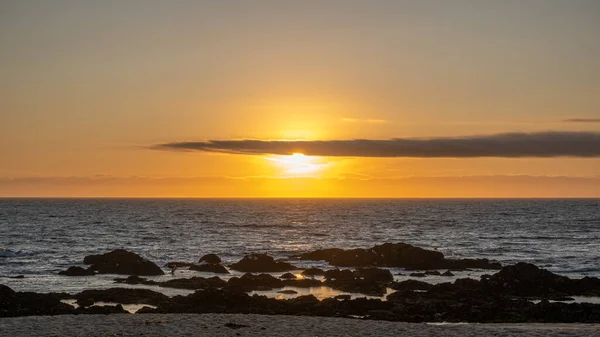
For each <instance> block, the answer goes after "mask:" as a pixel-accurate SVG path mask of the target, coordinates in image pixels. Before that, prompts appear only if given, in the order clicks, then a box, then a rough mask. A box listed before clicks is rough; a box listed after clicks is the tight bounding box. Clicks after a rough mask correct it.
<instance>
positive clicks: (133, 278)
mask: <svg viewBox="0 0 600 337" xmlns="http://www.w3.org/2000/svg"><path fill="white" fill-rule="evenodd" d="M114 281H115V282H116V283H126V284H146V285H157V284H158V282H156V281H149V280H148V279H146V278H143V277H139V276H136V275H132V276H129V277H127V278H116V279H114Z"/></svg>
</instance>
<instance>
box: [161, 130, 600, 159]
mask: <svg viewBox="0 0 600 337" xmlns="http://www.w3.org/2000/svg"><path fill="white" fill-rule="evenodd" d="M153 148H154V149H162V150H180V151H203V152H219V153H233V154H251V155H265V154H272V155H290V154H293V153H303V154H305V155H310V156H328V157H413V158H414V157H416V158H476V157H503V158H519V157H540V158H550V157H560V156H570V157H600V133H599V132H553V131H549V132H537V133H501V134H492V135H478V136H463V137H437V138H396V139H388V140H372V139H354V140H316V141H283V140H208V141H202V142H174V143H165V144H159V145H155V146H153Z"/></svg>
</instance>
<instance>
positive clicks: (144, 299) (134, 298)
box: [73, 288, 169, 305]
mask: <svg viewBox="0 0 600 337" xmlns="http://www.w3.org/2000/svg"><path fill="white" fill-rule="evenodd" d="M73 298H75V299H77V301H78V302H79V301H90V300H91V301H94V302H114V303H120V304H150V305H159V304H163V303H165V302H168V301H169V297H168V296H167V295H164V294H161V293H158V292H156V291H152V290H149V289H131V288H109V289H103V290H84V291H82V292H80V293H78V294H76V295H74V296H73Z"/></svg>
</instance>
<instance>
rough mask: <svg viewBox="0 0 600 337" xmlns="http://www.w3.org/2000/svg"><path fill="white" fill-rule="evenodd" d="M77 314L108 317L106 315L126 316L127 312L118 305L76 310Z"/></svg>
mask: <svg viewBox="0 0 600 337" xmlns="http://www.w3.org/2000/svg"><path fill="white" fill-rule="evenodd" d="M77 313H78V314H86V315H108V314H128V313H129V311H127V310H125V309H123V306H122V305H120V304H117V305H102V306H91V307H87V308H79V309H77Z"/></svg>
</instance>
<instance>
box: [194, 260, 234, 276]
mask: <svg viewBox="0 0 600 337" xmlns="http://www.w3.org/2000/svg"><path fill="white" fill-rule="evenodd" d="M190 270H195V271H203V272H208V273H215V274H229V270H227V268H225V267H223V266H222V265H220V264H211V263H201V264H192V265H190Z"/></svg>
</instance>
